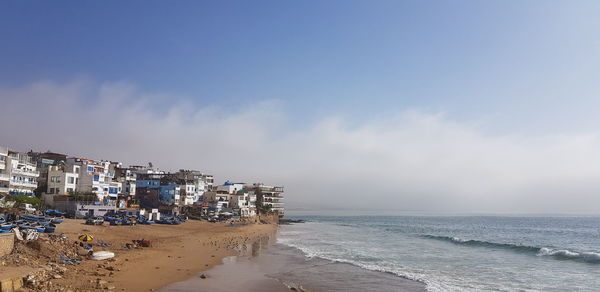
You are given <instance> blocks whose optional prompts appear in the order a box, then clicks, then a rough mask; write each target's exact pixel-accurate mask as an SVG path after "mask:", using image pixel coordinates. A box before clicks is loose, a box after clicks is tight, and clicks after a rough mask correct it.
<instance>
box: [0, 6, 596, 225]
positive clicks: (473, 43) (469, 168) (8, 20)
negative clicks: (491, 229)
mask: <svg viewBox="0 0 600 292" xmlns="http://www.w3.org/2000/svg"><path fill="white" fill-rule="evenodd" d="M598 15H600V2H598V1H383V0H381V1H379V0H378V1H347V0H344V1H1V2H0V105H1V107H0V110H1V113H2V114H1V115H0V124H4V125H13V124H15V121H18V126H15V127H3V128H1V129H0V145H6V146H9V147H11V148H15V149H17V150H28V149H30V148H33V149H37V150H45V149H50V150H53V151H58V152H65V153H69V154H73V155H81V156H86V157H92V158H99V159H111V160H119V161H123V162H125V163H132V164H140V163H146V162H147V161H148V160H151V161H152V162H154V164H155V165H158V166H160V167H162V168H165V169H171V170H175V169H179V168H182V167H184V168H195V169H200V170H204V171H208V172H211V173H213V174H215V175H216V177H217V180H223V181H224V180H225V179H232V180H235V181H246V182H254V181H262V182H266V183H274V184H282V185H284V186H285V187H286V194H288V195H289V197H288V199H286V200H287V202H288V203H289V205H288V206H289V207H291V208H315V207H317V208H319V207H321V208H322V207H323V206H324V205H326V206H336V207H340V208H353V209H357V208H364V207H365V196H368V197H369V198H370V199H371V200H373V201H375V202H380V203H382V204H381V205H379V207H385V208H392V209H402V210H409V211H434V212H436V211H440V212H446V211H456V212H559V213H560V212H575V213H582V212H600V197H598V195H597V194H598V193H600V153H599V152H598V149H600V128H599V126H598V125H600V115H599V114H598V108H600V17H598ZM24 109H27V112H26V115H24V114H25V113H24ZM174 150H176V151H174ZM250 166H251V167H250ZM573 202H587V204H573ZM369 206H370V207H372V208H376V207H378V206H371V205H369Z"/></svg>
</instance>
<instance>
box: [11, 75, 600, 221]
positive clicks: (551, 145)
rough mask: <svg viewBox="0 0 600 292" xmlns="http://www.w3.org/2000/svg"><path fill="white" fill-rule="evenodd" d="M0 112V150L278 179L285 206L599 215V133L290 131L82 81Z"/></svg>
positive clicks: (279, 123) (16, 101) (277, 121)
mask: <svg viewBox="0 0 600 292" xmlns="http://www.w3.org/2000/svg"><path fill="white" fill-rule="evenodd" d="M157 101H159V102H158V103H157ZM170 101H172V102H170ZM157 104H159V105H160V106H156V105H157ZM0 105H1V114H0V124H1V125H3V126H2V127H1V128H0V145H6V146H9V147H12V148H16V149H18V150H28V149H30V148H33V149H36V150H46V149H49V150H52V151H58V152H65V153H69V154H73V155H79V156H87V157H92V158H98V159H110V160H118V161H123V162H125V163H132V164H144V163H147V162H149V161H151V162H153V163H154V165H156V166H159V167H162V168H164V169H172V170H174V169H178V168H193V169H199V170H203V171H207V172H211V173H213V174H215V175H216V176H217V179H218V180H219V181H223V180H225V179H228V178H231V179H234V180H238V181H246V182H254V181H262V182H265V183H270V184H282V185H284V186H285V187H286V191H287V197H288V199H287V201H288V203H289V204H288V205H289V207H294V206H295V207H305V206H308V207H314V206H319V207H321V208H325V209H327V208H339V207H341V208H359V209H374V208H381V209H398V210H424V211H456V212H463V211H466V212H597V211H600V196H599V195H598V194H600V179H599V177H600V163H599V162H600V161H599V160H600V154H598V149H600V134H599V133H571V134H556V135H539V136H531V135H530V136H522V135H490V134H488V133H486V132H485V131H484V130H482V129H481V128H480V127H478V126H474V125H475V124H468V123H464V122H455V121H453V120H452V119H450V118H448V117H446V116H444V115H443V114H439V113H434V114H430V113H423V112H419V111H414V110H408V111H402V112H399V113H398V114H397V115H395V116H389V117H385V118H380V119H378V120H372V121H369V122H365V123H362V124H360V125H355V124H353V123H352V121H349V120H347V119H343V118H340V117H335V116H333V117H330V118H327V119H324V120H321V121H319V122H317V123H315V124H314V125H311V126H309V127H304V128H303V130H297V129H293V128H290V127H289V126H284V125H286V124H287V123H288V121H287V119H286V115H285V112H283V109H282V108H283V107H282V106H281V104H280V103H279V102H278V101H265V102H261V103H258V104H255V105H253V106H250V107H245V108H220V107H216V106H211V105H207V106H203V107H197V106H194V105H193V104H191V103H186V102H185V101H181V99H178V98H176V97H173V96H168V95H158V94H154V95H150V94H146V93H142V92H140V91H139V90H137V89H136V88H135V87H133V86H131V85H129V84H123V83H110V84H102V85H97V84H94V83H91V82H83V81H80V82H72V83H69V84H56V83H53V82H40V83H36V84H31V85H30V86H27V87H24V88H18V89H0ZM474 122H477V121H474Z"/></svg>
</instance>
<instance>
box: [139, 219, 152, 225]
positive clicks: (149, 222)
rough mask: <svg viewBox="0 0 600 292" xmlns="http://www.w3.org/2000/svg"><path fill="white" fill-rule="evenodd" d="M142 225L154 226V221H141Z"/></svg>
mask: <svg viewBox="0 0 600 292" xmlns="http://www.w3.org/2000/svg"><path fill="white" fill-rule="evenodd" d="M141 223H142V224H146V225H150V224H154V221H152V220H146V221H142V222H141Z"/></svg>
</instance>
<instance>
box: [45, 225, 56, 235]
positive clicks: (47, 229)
mask: <svg viewBox="0 0 600 292" xmlns="http://www.w3.org/2000/svg"><path fill="white" fill-rule="evenodd" d="M54 231H56V226H52V225H48V226H46V227H45V228H44V232H45V233H53V232H54Z"/></svg>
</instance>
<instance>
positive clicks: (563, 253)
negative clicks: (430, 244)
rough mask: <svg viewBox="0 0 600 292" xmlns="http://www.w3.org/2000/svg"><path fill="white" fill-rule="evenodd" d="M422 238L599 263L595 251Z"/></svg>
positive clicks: (435, 237)
mask: <svg viewBox="0 0 600 292" xmlns="http://www.w3.org/2000/svg"><path fill="white" fill-rule="evenodd" d="M423 237H424V238H430V239H436V240H442V241H447V242H451V243H454V244H459V245H465V246H475V247H487V248H502V249H509V250H514V251H518V252H526V253H534V254H536V255H537V256H550V257H554V258H557V259H561V260H575V261H581V262H587V263H598V264H600V253H596V252H575V251H570V250H567V249H552V248H547V247H536V246H528V245H520V244H511V243H498V242H489V241H482V240H474V239H462V238H458V237H453V236H440V235H423Z"/></svg>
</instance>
